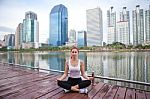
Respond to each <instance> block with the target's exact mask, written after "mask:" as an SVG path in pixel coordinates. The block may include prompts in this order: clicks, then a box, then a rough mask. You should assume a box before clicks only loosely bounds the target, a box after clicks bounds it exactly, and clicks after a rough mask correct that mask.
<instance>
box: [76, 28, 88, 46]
mask: <svg viewBox="0 0 150 99" xmlns="http://www.w3.org/2000/svg"><path fill="white" fill-rule="evenodd" d="M77 45H78V47H84V46H87V37H86V31H78V36H77Z"/></svg>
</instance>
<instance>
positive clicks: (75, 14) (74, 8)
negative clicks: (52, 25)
mask: <svg viewBox="0 0 150 99" xmlns="http://www.w3.org/2000/svg"><path fill="white" fill-rule="evenodd" d="M58 4H63V5H65V6H66V7H67V8H68V31H69V30H70V29H75V30H76V31H80V30H86V31H87V29H86V28H87V27H86V10H87V9H93V8H96V7H100V8H101V9H102V13H103V23H104V24H103V30H104V31H103V34H104V36H103V38H104V41H107V18H106V16H107V10H108V9H109V8H110V7H111V6H113V7H114V11H116V14H117V16H118V13H119V11H121V10H122V7H124V6H126V7H127V10H128V11H129V12H130V17H131V13H132V10H135V7H136V5H140V8H141V9H144V11H145V10H147V9H148V8H149V5H150V0H142V1H140V0H126V1H123V0H122V2H121V3H120V4H119V3H118V2H117V0H111V1H110V0H107V1H105V0H102V1H98V0H90V1H88V3H87V2H86V0H82V1H78V0H57V1H54V0H51V1H49V0H44V1H41V0H36V1H35V0H33V1H28V0H22V1H20V0H14V1H13V2H9V0H1V1H0V12H1V14H0V17H1V19H0V33H7V32H8V33H13V34H14V33H15V30H16V28H17V26H18V24H19V23H20V22H22V19H23V18H24V14H25V12H27V11H33V12H35V13H37V16H38V20H39V35H40V42H46V40H47V37H48V35H49V13H50V11H51V9H52V7H54V6H55V5H58ZM10 7H11V9H10ZM14 12H15V13H14ZM117 19H118V18H117ZM131 20H132V19H131ZM117 21H118V20H117ZM131 34H132V28H131ZM131 41H132V37H131Z"/></svg>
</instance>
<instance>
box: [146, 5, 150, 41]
mask: <svg viewBox="0 0 150 99" xmlns="http://www.w3.org/2000/svg"><path fill="white" fill-rule="evenodd" d="M145 41H146V42H150V5H149V10H146V11H145Z"/></svg>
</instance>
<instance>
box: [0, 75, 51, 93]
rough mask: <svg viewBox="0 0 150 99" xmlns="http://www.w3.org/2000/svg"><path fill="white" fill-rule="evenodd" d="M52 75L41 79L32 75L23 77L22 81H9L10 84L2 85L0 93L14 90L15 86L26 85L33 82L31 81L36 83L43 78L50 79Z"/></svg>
mask: <svg viewBox="0 0 150 99" xmlns="http://www.w3.org/2000/svg"><path fill="white" fill-rule="evenodd" d="M51 76H52V75H47V76H43V77H38V75H32V76H30V75H29V77H23V78H22V79H19V80H15V79H13V81H11V82H10V83H6V84H5V85H3V86H2V87H1V88H0V93H1V92H2V91H3V90H6V89H11V88H14V87H16V86H20V85H23V84H25V85H27V84H28V83H30V82H33V81H37V80H41V79H43V78H47V77H48V78H49V77H51Z"/></svg>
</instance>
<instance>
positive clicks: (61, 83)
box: [57, 81, 71, 90]
mask: <svg viewBox="0 0 150 99" xmlns="http://www.w3.org/2000/svg"><path fill="white" fill-rule="evenodd" d="M57 84H58V86H60V87H62V88H64V89H67V90H71V83H70V82H69V81H58V82H57Z"/></svg>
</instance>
